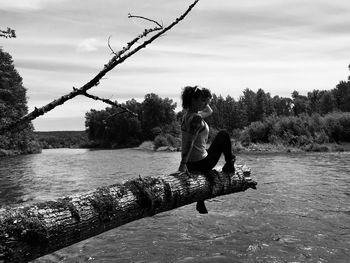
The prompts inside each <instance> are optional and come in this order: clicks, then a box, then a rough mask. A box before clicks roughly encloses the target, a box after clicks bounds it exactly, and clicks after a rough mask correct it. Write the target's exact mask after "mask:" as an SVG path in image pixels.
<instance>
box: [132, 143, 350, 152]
mask: <svg viewBox="0 0 350 263" xmlns="http://www.w3.org/2000/svg"><path fill="white" fill-rule="evenodd" d="M208 146H209V145H208ZM133 149H137V150H147V151H166V152H176V151H181V148H179V147H178V148H175V147H172V146H162V147H159V148H156V147H155V145H154V143H153V142H152V141H145V142H143V143H141V144H140V145H139V146H138V147H135V148H133ZM232 151H233V152H235V153H238V152H242V153H250V152H269V153H286V152H287V153H288V152H290V153H295V152H348V151H350V143H340V144H336V143H328V144H316V143H315V144H308V145H305V146H303V147H293V146H286V145H283V144H272V143H251V144H249V145H242V143H241V142H238V141H232Z"/></svg>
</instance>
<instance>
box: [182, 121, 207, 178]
mask: <svg viewBox="0 0 350 263" xmlns="http://www.w3.org/2000/svg"><path fill="white" fill-rule="evenodd" d="M202 126H203V122H202V117H201V116H200V115H196V116H194V117H193V118H192V120H191V121H190V125H189V131H188V133H189V134H190V137H189V138H188V140H187V141H186V144H185V145H182V152H181V163H180V166H179V171H181V172H188V170H187V166H186V164H187V161H188V158H189V157H190V155H191V152H192V149H193V144H194V141H195V140H196V138H197V136H198V133H199V131H200V130H201V128H202Z"/></svg>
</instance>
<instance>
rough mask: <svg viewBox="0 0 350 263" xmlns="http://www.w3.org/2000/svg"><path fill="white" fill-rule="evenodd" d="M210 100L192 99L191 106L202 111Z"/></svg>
mask: <svg viewBox="0 0 350 263" xmlns="http://www.w3.org/2000/svg"><path fill="white" fill-rule="evenodd" d="M209 102H210V98H203V97H201V96H200V97H198V98H193V99H192V106H193V107H194V108H195V109H196V110H198V111H201V110H203V109H204V108H205V107H206V106H207V104H209Z"/></svg>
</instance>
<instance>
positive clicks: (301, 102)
mask: <svg viewBox="0 0 350 263" xmlns="http://www.w3.org/2000/svg"><path fill="white" fill-rule="evenodd" d="M292 98H293V112H294V115H295V116H298V115H300V114H302V113H307V112H308V99H307V97H306V96H302V95H299V92H297V91H293V93H292Z"/></svg>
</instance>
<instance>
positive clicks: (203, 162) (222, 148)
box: [179, 86, 235, 214]
mask: <svg viewBox="0 0 350 263" xmlns="http://www.w3.org/2000/svg"><path fill="white" fill-rule="evenodd" d="M210 99H211V93H210V91H209V90H208V89H206V88H199V87H198V86H194V87H191V86H187V87H185V88H184V89H183V91H182V107H183V109H184V110H185V114H184V116H183V118H182V123H181V131H182V153H181V157H182V158H181V163H180V166H179V171H181V172H186V173H188V174H189V172H192V171H198V172H203V173H206V172H209V171H210V170H212V169H213V168H214V167H215V165H216V164H217V163H218V161H219V159H220V156H221V154H222V153H223V154H224V157H225V161H226V163H225V165H224V166H223V168H222V170H223V172H227V173H234V172H235V168H234V162H235V156H234V155H233V154H232V150H231V140H230V136H229V134H228V133H227V132H226V131H220V132H219V133H218V134H217V135H216V137H215V138H214V140H213V141H212V143H211V145H210V147H209V149H206V146H207V140H208V135H209V126H208V124H207V123H206V122H205V121H204V118H206V117H209V116H210V115H211V114H212V113H213V110H212V109H211V107H210V106H209V102H210ZM196 209H197V211H198V212H199V213H201V214H207V213H208V211H207V209H206V207H205V204H204V200H203V201H199V202H197V205H196Z"/></svg>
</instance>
